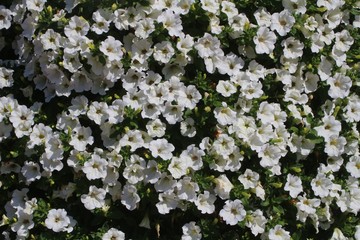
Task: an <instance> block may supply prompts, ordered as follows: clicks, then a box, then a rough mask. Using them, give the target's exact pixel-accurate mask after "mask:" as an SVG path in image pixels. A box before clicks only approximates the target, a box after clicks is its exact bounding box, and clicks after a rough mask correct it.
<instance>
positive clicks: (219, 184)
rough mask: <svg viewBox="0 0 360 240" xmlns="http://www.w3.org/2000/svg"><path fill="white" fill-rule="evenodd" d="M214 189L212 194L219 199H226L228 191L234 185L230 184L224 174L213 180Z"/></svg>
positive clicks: (228, 195) (228, 194)
mask: <svg viewBox="0 0 360 240" xmlns="http://www.w3.org/2000/svg"><path fill="white" fill-rule="evenodd" d="M214 183H215V189H214V192H215V193H216V194H217V195H218V196H219V197H220V198H221V199H228V198H229V197H230V191H231V189H233V188H234V185H233V184H232V183H231V182H230V180H229V179H228V178H227V176H226V175H225V174H222V175H220V176H219V177H217V178H215V179H214Z"/></svg>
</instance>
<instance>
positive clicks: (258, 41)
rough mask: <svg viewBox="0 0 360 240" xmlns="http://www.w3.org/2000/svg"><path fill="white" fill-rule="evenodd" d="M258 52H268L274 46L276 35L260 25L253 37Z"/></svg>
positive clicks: (270, 51)
mask: <svg viewBox="0 0 360 240" xmlns="http://www.w3.org/2000/svg"><path fill="white" fill-rule="evenodd" d="M253 41H254V43H255V51H256V53H258V54H262V53H266V54H270V53H272V51H273V50H274V48H275V42H276V35H275V33H273V32H272V31H270V30H269V29H268V28H267V27H260V28H259V29H258V31H257V33H256V36H255V37H254V39H253Z"/></svg>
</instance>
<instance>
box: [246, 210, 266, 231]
mask: <svg viewBox="0 0 360 240" xmlns="http://www.w3.org/2000/svg"><path fill="white" fill-rule="evenodd" d="M245 221H246V222H245V226H247V227H248V228H250V229H251V233H252V234H254V236H257V235H258V234H259V233H263V232H264V231H265V225H266V223H267V219H266V218H265V217H264V214H263V212H262V211H261V210H260V209H256V211H255V212H253V211H251V214H250V215H247V216H246V217H245Z"/></svg>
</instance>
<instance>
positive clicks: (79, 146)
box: [69, 126, 94, 151]
mask: <svg viewBox="0 0 360 240" xmlns="http://www.w3.org/2000/svg"><path fill="white" fill-rule="evenodd" d="M93 143H94V137H93V136H92V135H91V129H90V127H82V126H78V127H75V128H74V129H73V134H71V140H70V142H69V144H70V145H71V146H73V147H74V148H75V149H76V150H78V151H84V150H85V149H86V146H87V145H88V144H89V145H91V144H93Z"/></svg>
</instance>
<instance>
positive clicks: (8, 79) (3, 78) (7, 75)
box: [0, 15, 14, 89]
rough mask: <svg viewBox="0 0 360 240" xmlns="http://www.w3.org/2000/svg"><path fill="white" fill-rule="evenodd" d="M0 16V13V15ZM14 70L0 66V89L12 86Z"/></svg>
mask: <svg viewBox="0 0 360 240" xmlns="http://www.w3.org/2000/svg"><path fill="white" fill-rule="evenodd" d="M0 16H1V15H0ZM13 73H14V70H12V69H7V68H4V67H0V89H2V88H4V87H12V86H13V84H14V79H13Z"/></svg>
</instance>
